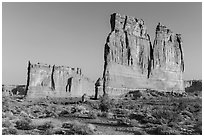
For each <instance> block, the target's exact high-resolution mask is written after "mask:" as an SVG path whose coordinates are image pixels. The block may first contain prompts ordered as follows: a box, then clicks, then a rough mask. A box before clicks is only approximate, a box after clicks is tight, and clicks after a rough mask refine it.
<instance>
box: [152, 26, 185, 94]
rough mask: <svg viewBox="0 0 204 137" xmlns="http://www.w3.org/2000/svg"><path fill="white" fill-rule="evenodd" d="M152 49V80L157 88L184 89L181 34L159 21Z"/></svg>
mask: <svg viewBox="0 0 204 137" xmlns="http://www.w3.org/2000/svg"><path fill="white" fill-rule="evenodd" d="M153 51H154V52H153V65H152V68H153V69H152V70H151V73H152V78H153V81H152V82H153V83H155V84H156V85H157V88H158V89H164V90H174V91H175V90H176V91H181V90H184V83H183V72H184V59H183V49H182V39H181V35H180V34H175V33H173V32H172V31H171V30H170V29H168V28H167V27H166V26H163V25H161V24H160V23H159V24H158V25H157V27H156V36H155V40H154V45H153ZM155 81H157V82H155Z"/></svg>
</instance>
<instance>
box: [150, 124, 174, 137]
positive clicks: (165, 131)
mask: <svg viewBox="0 0 204 137" xmlns="http://www.w3.org/2000/svg"><path fill="white" fill-rule="evenodd" d="M170 131H171V129H170V128H169V127H168V126H166V125H159V126H157V127H156V128H151V129H149V130H148V131H147V133H149V134H151V135H171V134H172V133H171V132H170Z"/></svg>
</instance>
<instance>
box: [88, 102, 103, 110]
mask: <svg viewBox="0 0 204 137" xmlns="http://www.w3.org/2000/svg"><path fill="white" fill-rule="evenodd" d="M86 104H88V105H89V106H90V107H91V108H92V109H100V106H99V102H96V101H94V102H92V101H87V102H86Z"/></svg>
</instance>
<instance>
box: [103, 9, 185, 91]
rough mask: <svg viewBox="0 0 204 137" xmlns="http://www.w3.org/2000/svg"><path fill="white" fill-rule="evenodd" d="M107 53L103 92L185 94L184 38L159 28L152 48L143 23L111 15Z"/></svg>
mask: <svg viewBox="0 0 204 137" xmlns="http://www.w3.org/2000/svg"><path fill="white" fill-rule="evenodd" d="M110 24H111V33H110V34H109V35H108V37H107V40H106V44H105V49H104V72H103V80H104V82H103V89H104V93H108V94H109V95H120V94H123V93H125V91H130V90H136V89H156V90H174V89H175V90H183V89H184V88H183V84H182V81H183V80H182V73H183V71H184V60H183V51H182V40H181V36H180V35H178V34H174V33H173V32H171V31H170V30H169V29H167V28H166V27H165V26H162V25H160V24H159V25H158V26H157V28H156V37H155V40H154V45H153V47H152V45H151V42H150V36H149V35H148V33H147V29H146V26H145V23H144V21H143V20H142V19H137V18H134V17H129V16H122V15H120V14H118V13H114V14H112V15H111V19H110Z"/></svg>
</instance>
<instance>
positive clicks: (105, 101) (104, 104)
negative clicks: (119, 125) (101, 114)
mask: <svg viewBox="0 0 204 137" xmlns="http://www.w3.org/2000/svg"><path fill="white" fill-rule="evenodd" d="M99 108H100V110H101V111H105V112H108V111H109V109H110V108H111V103H110V98H109V97H108V94H105V95H104V96H103V97H102V98H101V99H100V105H99Z"/></svg>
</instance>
